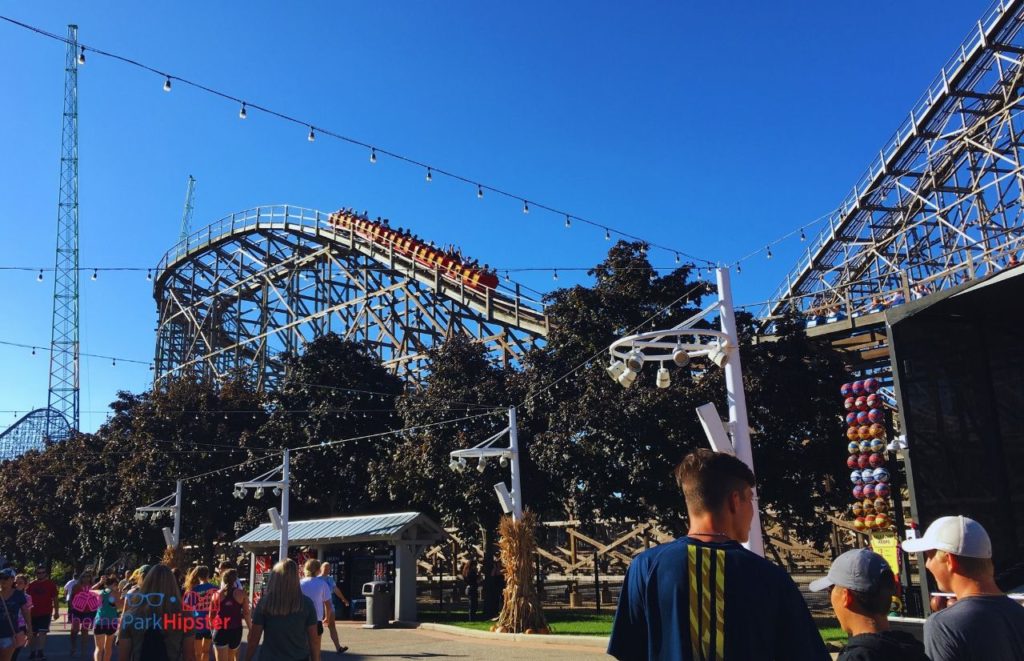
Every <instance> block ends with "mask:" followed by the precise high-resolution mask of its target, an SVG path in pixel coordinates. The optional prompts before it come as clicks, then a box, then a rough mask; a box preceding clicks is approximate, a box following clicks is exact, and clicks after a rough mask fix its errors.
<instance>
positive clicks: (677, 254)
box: [676, 253, 679, 264]
mask: <svg viewBox="0 0 1024 661" xmlns="http://www.w3.org/2000/svg"><path fill="white" fill-rule="evenodd" d="M678 263H679V253H676V264H678Z"/></svg>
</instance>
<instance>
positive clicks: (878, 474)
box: [871, 468, 889, 483]
mask: <svg viewBox="0 0 1024 661" xmlns="http://www.w3.org/2000/svg"><path fill="white" fill-rule="evenodd" d="M871 477H872V479H874V481H875V482H882V483H887V482H889V471H887V470H885V469H884V468H876V469H875V470H874V471H872V473H871Z"/></svg>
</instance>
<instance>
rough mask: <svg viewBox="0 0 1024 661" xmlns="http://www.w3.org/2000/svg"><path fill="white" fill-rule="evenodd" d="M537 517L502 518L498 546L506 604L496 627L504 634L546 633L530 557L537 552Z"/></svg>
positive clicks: (530, 514)
mask: <svg viewBox="0 0 1024 661" xmlns="http://www.w3.org/2000/svg"><path fill="white" fill-rule="evenodd" d="M536 526H537V517H536V516H534V514H533V513H532V512H526V513H525V514H523V516H522V518H521V519H520V520H519V521H513V520H512V517H511V516H504V517H502V518H501V524H500V525H499V526H498V532H499V533H500V534H501V539H500V540H498V548H499V549H500V551H501V565H502V567H503V568H504V571H505V592H504V597H505V604H504V606H503V607H502V609H501V614H500V615H499V616H498V625H497V627H496V630H498V631H503V632H506V633H523V632H526V631H527V630H529V632H531V633H548V625H547V621H546V620H545V619H544V612H543V611H542V610H541V606H540V599H538V597H537V590H536V587H535V586H534V583H533V572H532V571H531V569H532V567H533V556H534V554H535V553H536V552H537V540H536V538H535V536H534V530H535V529H536Z"/></svg>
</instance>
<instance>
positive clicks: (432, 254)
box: [330, 211, 498, 291]
mask: <svg viewBox="0 0 1024 661" xmlns="http://www.w3.org/2000/svg"><path fill="white" fill-rule="evenodd" d="M330 223H331V225H333V226H335V227H338V228H341V229H344V230H349V229H351V230H352V231H353V232H355V233H356V234H358V235H359V236H361V237H363V238H364V239H366V240H367V241H372V242H374V243H376V244H378V245H381V246H384V247H388V246H393V247H394V251H395V252H396V253H398V254H400V255H404V256H405V257H407V258H409V259H412V260H415V261H416V262H418V263H420V264H422V265H423V266H425V267H427V268H430V269H434V268H436V269H438V270H439V271H440V272H441V275H442V276H444V277H445V278H447V279H449V280H451V281H453V282H461V283H463V284H464V285H465V286H467V287H469V288H471V289H476V290H477V291H484V290H487V289H495V288H497V286H498V276H497V275H495V274H494V273H490V272H487V271H484V270H483V269H481V268H478V267H472V266H467V265H466V264H463V263H462V262H461V261H459V260H457V259H454V258H453V257H451V256H450V255H448V254H446V253H444V252H442V251H440V250H438V249H436V248H432V247H431V246H428V245H427V244H425V243H423V242H421V241H417V240H415V239H413V238H411V237H408V236H405V235H403V234H401V233H399V232H396V231H395V230H393V229H391V228H390V227H384V226H383V225H381V224H380V223H376V222H373V221H371V220H368V219H366V218H363V217H362V216H357V215H356V214H352V213H348V212H346V211H336V212H334V213H332V214H331V216H330Z"/></svg>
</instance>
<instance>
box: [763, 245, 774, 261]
mask: <svg viewBox="0 0 1024 661" xmlns="http://www.w3.org/2000/svg"><path fill="white" fill-rule="evenodd" d="M764 250H765V253H764V256H765V258H767V259H771V258H772V247H771V246H765V247H764Z"/></svg>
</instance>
